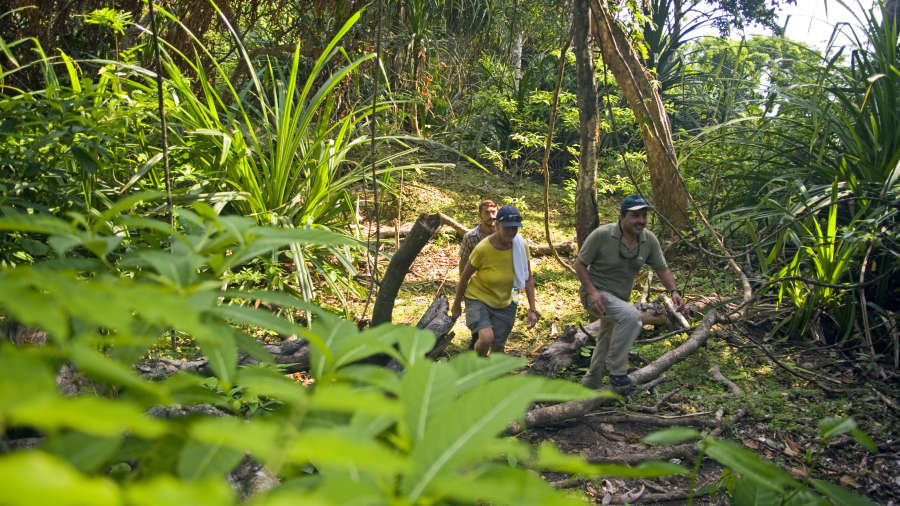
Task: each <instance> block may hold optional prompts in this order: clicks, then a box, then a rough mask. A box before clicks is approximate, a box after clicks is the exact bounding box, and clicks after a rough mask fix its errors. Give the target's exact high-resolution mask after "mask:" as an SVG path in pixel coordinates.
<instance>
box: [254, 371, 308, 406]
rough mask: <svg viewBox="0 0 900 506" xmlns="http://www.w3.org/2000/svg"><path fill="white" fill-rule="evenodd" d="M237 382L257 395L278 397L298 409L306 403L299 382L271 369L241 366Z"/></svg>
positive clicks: (304, 394) (304, 392) (303, 390)
mask: <svg viewBox="0 0 900 506" xmlns="http://www.w3.org/2000/svg"><path fill="white" fill-rule="evenodd" d="M237 383H238V384H239V385H241V386H243V387H245V388H247V390H248V391H249V392H251V393H253V394H255V395H257V396H265V397H272V398H275V399H280V400H282V401H284V402H286V403H288V404H290V405H291V406H293V407H295V408H298V409H304V408H305V407H306V405H307V403H308V402H307V395H306V390H305V389H304V388H303V386H302V385H301V384H300V383H297V382H296V381H294V380H291V379H288V378H287V377H285V376H284V375H283V374H279V373H277V372H275V371H273V370H271V369H266V368H263V367H242V368H241V369H240V371H238V376H237Z"/></svg>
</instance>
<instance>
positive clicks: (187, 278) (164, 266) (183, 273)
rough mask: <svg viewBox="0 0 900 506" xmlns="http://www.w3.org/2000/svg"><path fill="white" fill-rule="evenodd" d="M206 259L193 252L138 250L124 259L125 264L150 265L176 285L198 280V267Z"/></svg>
mask: <svg viewBox="0 0 900 506" xmlns="http://www.w3.org/2000/svg"><path fill="white" fill-rule="evenodd" d="M204 261H205V259H204V258H203V257H202V256H200V255H198V254H196V253H192V252H183V253H169V252H168V251H158V250H141V251H136V252H134V253H132V254H131V255H129V256H128V257H127V258H126V259H125V260H123V265H126V266H140V267H150V268H152V269H153V270H154V271H156V272H157V274H159V275H160V276H162V277H163V278H164V279H166V280H168V281H169V282H170V283H172V285H173V286H176V287H186V286H188V285H190V284H191V283H193V282H194V281H196V280H197V269H199V268H200V266H201V265H203V262H204Z"/></svg>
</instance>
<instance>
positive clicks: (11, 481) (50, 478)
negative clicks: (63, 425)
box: [0, 451, 121, 506]
mask: <svg viewBox="0 0 900 506" xmlns="http://www.w3.org/2000/svg"><path fill="white" fill-rule="evenodd" d="M0 490H3V499H2V501H3V504H6V505H10V506H18V505H21V506H33V505H35V504H53V505H60V506H65V505H73V506H74V505H84V504H91V505H92V506H104V505H107V504H108V505H110V506H117V505H119V504H121V498H120V491H119V489H118V487H116V484H115V483H114V482H112V481H111V480H108V479H105V478H89V477H87V476H84V475H82V474H80V473H79V472H78V471H76V470H75V469H74V468H73V467H72V466H71V465H69V464H68V463H66V462H65V461H63V460H62V459H60V458H59V457H54V456H51V455H49V454H46V453H44V452H41V451H28V452H15V453H10V454H7V455H3V456H0Z"/></svg>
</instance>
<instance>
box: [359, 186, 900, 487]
mask: <svg viewBox="0 0 900 506" xmlns="http://www.w3.org/2000/svg"><path fill="white" fill-rule="evenodd" d="M483 199H492V200H494V201H495V202H497V203H498V205H504V204H513V205H516V206H517V207H518V208H519V210H520V212H522V214H523V218H524V219H523V222H524V226H523V229H522V234H523V235H524V236H525V238H526V239H527V240H528V241H529V242H530V243H531V244H545V243H546V239H545V238H544V209H543V186H542V185H541V184H537V183H534V182H532V181H529V180H526V179H512V178H509V177H498V176H495V175H490V174H487V173H484V172H482V171H480V170H477V169H471V168H457V169H455V170H449V169H448V170H443V171H434V172H429V173H426V174H424V175H420V176H418V177H417V179H415V180H414V181H413V182H411V183H407V184H406V185H405V186H404V188H403V191H402V198H401V209H400V213H399V214H400V221H401V222H412V221H414V220H415V218H416V217H417V216H418V215H419V214H420V213H434V212H437V211H440V212H442V213H444V214H446V215H448V216H450V217H451V218H453V219H455V220H456V221H458V222H460V223H462V224H464V225H465V226H467V227H472V226H474V225H475V224H476V223H477V217H476V216H477V206H478V202H480V201H481V200H483ZM620 199H621V196H617V197H614V198H609V199H601V201H600V202H599V205H600V208H601V223H605V222H609V221H613V220H615V219H616V215H617V205H618V200H620ZM564 201H565V192H564V191H563V190H562V189H561V188H560V187H559V186H558V185H553V187H552V188H551V191H550V202H551V209H550V231H551V235H552V239H553V242H561V241H565V240H569V239H574V209H573V207H572V205H571V204H566V203H564ZM390 205H391V206H392V207H390V208H388V209H387V210H386V211H385V213H383V216H384V215H387V216H393V217H396V216H397V205H396V202H392V203H391V204H390ZM651 214H652V213H651ZM394 224H395V221H394V219H385V218H383V219H382V223H381V226H382V227H388V226H393V225H394ZM648 228H650V229H651V230H654V231H656V232H657V233H658V234H659V235H661V236H663V235H664V234H662V232H663V231H662V226H661V224H660V223H659V222H657V221H656V220H654V219H652V218H651V220H650V223H649V224H648ZM382 241H383V242H382V244H381V247H382V251H383V252H385V254H387V255H389V254H390V253H391V252H392V251H394V250H395V249H396V241H395V240H394V239H383V240H382ZM663 242H664V243H665V242H666V241H665V240H664V241H663ZM458 249H459V239H458V238H457V236H456V235H455V234H454V233H453V232H452V230H451V229H450V228H449V227H441V229H440V230H439V231H438V233H437V234H435V237H434V238H432V240H431V241H430V242H429V243H428V244H427V245H426V246H425V247H424V249H423V250H422V252H421V253H420V255H419V257H418V258H417V259H416V261H415V262H414V263H413V265H412V267H411V269H410V272H409V273H408V274H407V276H406V278H405V281H404V284H403V286H402V287H401V290H400V293H399V294H398V297H397V299H396V305H395V310H394V314H393V315H394V316H393V321H394V323H407V324H415V323H416V321H417V320H418V319H419V317H421V316H422V314H423V313H424V311H425V309H426V308H427V306H428V305H429V303H430V302H431V301H432V299H433V298H434V297H435V296H436V295H438V294H439V293H440V294H443V295H446V296H448V297H449V298H450V299H451V300H452V298H453V292H454V290H455V287H456V282H457V281H458V277H459V276H458V267H457V265H458V263H457V262H458ZM666 257H667V260H668V262H669V265H670V266H671V267H672V270H673V272H674V273H675V274H676V276H677V278H678V279H679V287H680V288H681V289H682V290H683V292H684V293H685V295H686V299H687V300H688V301H689V302H690V301H691V300H698V299H701V298H703V297H729V296H731V295H734V294H739V290H738V286H737V285H738V284H737V281H736V279H735V277H734V276H733V275H732V273H731V272H730V271H728V270H727V269H726V268H725V267H724V266H723V265H719V264H718V262H716V261H713V260H711V259H709V258H706V257H704V256H702V255H701V254H700V253H698V252H696V251H694V250H692V249H691V248H690V247H688V246H687V245H684V244H675V245H674V246H672V247H670V248H668V250H667V252H666ZM568 260H569V261H571V260H572V259H571V258H569V259H568ZM386 266H387V259H386V258H382V259H381V272H384V269H385V268H386ZM532 269H533V272H534V277H535V284H536V289H537V290H536V291H537V306H538V309H539V311H540V313H541V315H542V318H541V320H540V321H539V322H538V324H537V325H536V326H535V327H534V328H533V329H528V328H527V327H526V325H525V322H524V311H520V312H519V314H518V316H517V321H516V326H515V327H514V329H513V331H512V333H511V335H510V337H509V340H508V342H507V347H506V352H507V353H509V354H512V355H517V356H522V357H528V358H533V357H535V356H537V355H538V354H539V353H540V351H541V350H542V349H543V348H544V347H546V346H547V345H549V344H550V343H552V342H553V341H554V340H555V339H556V338H557V337H558V336H559V335H560V334H561V333H562V332H563V331H564V328H565V327H566V326H568V325H578V324H579V323H580V324H587V323H588V320H587V315H586V314H585V312H584V310H583V309H582V307H581V304H580V301H579V299H578V282H577V279H576V277H575V275H574V274H572V273H570V272H569V271H568V270H567V269H565V268H564V267H562V266H561V265H560V264H559V263H558V262H557V261H556V260H555V259H554V258H553V257H552V256H551V257H539V258H534V259H533V262H532ZM640 285H641V280H640V279H639V281H638V282H637V283H636V284H635V286H636V288H639V287H640ZM654 285H655V286H652V287H651V289H650V292H649V295H650V299H654V298H655V297H656V296H657V295H658V294H659V293H661V292H662V287H661V285H660V284H659V283H658V282H655V283H654ZM639 296H640V292H637V291H636V292H635V300H636V299H637V298H638V297H639ZM364 306H365V300H364V299H355V300H353V301H352V302H351V304H350V307H349V310H350V312H351V313H352V314H355V315H359V314H362V309H363V307H364ZM775 315H776V313H775V311H774V308H772V307H769V308H759V310H758V311H757V312H756V313H754V316H753V317H752V318H750V319H749V320H748V321H745V322H744V323H742V324H740V325H729V326H721V325H719V326H716V327H714V329H713V333H712V335H711V336H710V338H709V340H708V341H707V343H706V345H705V346H703V347H702V348H701V349H700V350H699V351H698V352H697V353H695V354H693V355H690V356H688V357H687V358H686V359H685V360H683V361H682V362H680V363H678V364H677V365H675V366H674V367H673V368H672V369H670V370H669V371H668V372H667V373H666V377H667V379H666V381H665V382H663V383H660V384H658V385H657V386H655V387H653V388H651V389H649V390H647V389H642V388H636V389H634V390H633V391H632V392H631V393H629V394H627V395H625V396H624V397H623V399H622V400H621V401H620V402H619V403H618V404H616V405H614V406H610V407H609V408H608V409H607V410H605V411H602V412H595V413H590V414H589V415H588V416H584V417H581V418H580V419H575V420H570V421H568V422H565V423H563V424H560V425H558V426H554V427H543V428H538V429H532V430H530V431H526V432H524V433H522V434H521V435H520V436H519V437H521V438H523V439H526V440H528V441H533V442H539V441H542V440H552V441H553V442H555V443H556V444H557V445H558V446H559V447H560V448H561V449H563V450H565V451H567V452H571V453H578V454H581V455H583V456H585V457H587V458H588V460H590V461H592V462H595V463H607V462H608V463H628V464H636V463H638V462H641V461H644V460H649V459H658V458H659V456H660V454H656V453H654V448H653V447H650V446H648V445H646V444H643V443H642V442H641V441H640V440H641V438H642V437H643V436H645V435H647V434H649V433H651V432H654V431H656V430H660V429H662V428H665V427H667V426H670V425H673V424H676V425H680V426H686V427H694V428H698V429H705V430H707V431H708V430H709V429H711V428H714V427H721V432H720V434H719V437H721V438H725V439H729V440H732V441H735V442H738V443H740V444H742V445H743V446H744V447H746V448H748V449H750V450H752V451H754V452H756V453H757V454H758V455H760V456H761V457H764V458H766V459H768V460H769V461H771V462H774V463H776V464H778V465H779V466H781V467H782V468H783V469H785V470H787V471H789V472H790V473H791V474H792V475H793V476H794V477H795V478H797V479H799V480H801V481H802V480H803V479H805V478H807V477H812V478H817V479H824V480H827V481H829V482H832V483H835V484H839V485H841V486H843V487H844V488H847V489H849V490H852V491H854V492H855V493H857V494H859V495H861V496H864V497H868V498H869V499H870V500H872V501H875V502H877V503H879V504H900V418H898V411H900V402H898V400H897V399H898V391H900V381H898V376H897V374H896V372H895V371H891V370H890V368H887V369H885V370H886V371H888V372H887V373H886V374H887V379H883V378H882V379H878V380H876V379H875V374H873V372H872V368H871V366H867V365H866V362H865V361H864V360H862V359H861V358H860V355H855V354H853V353H855V352H853V350H850V351H849V352H848V350H841V349H838V348H837V347H835V346H833V345H828V344H826V343H822V342H817V343H815V342H808V341H800V340H775V339H772V338H771V337H770V336H769V330H770V329H771V322H772V321H773V319H774V318H776V317H777V316H775ZM781 317H783V315H782V316H781ZM463 320H464V316H463V317H461V318H460V320H459V321H458V322H457V323H456V325H455V327H454V329H453V331H454V332H455V334H456V337H455V338H454V340H453V342H452V344H451V345H450V347H449V348H448V350H447V354H448V355H453V354H457V353H461V352H463V351H465V350H466V349H467V347H468V344H469V339H470V336H471V334H470V332H469V331H468V330H467V329H466V327H465V325H464V323H463ZM694 323H696V322H694ZM666 331H667V329H660V330H652V329H646V330H645V331H644V332H643V333H642V334H641V336H639V337H638V341H637V342H636V344H635V346H634V347H633V348H632V357H631V360H630V364H631V366H632V368H634V367H635V366H638V367H640V366H642V365H644V364H645V363H646V362H649V361H652V360H654V359H656V358H658V357H659V356H660V355H662V354H663V353H665V352H666V351H668V350H669V349H672V348H674V347H676V346H678V345H679V344H680V343H681V342H682V341H683V340H684V339H685V334H678V335H674V336H670V337H667V338H665V339H662V340H657V341H652V339H653V337H654V336H656V335H660V334H663V333H665V332H666ZM651 341H652V342H651ZM590 351H591V350H590V348H585V349H584V350H582V356H581V357H579V360H578V361H576V363H575V364H573V366H570V367H568V368H566V369H564V370H562V371H560V372H559V373H558V374H557V377H559V378H563V379H567V380H570V381H579V380H580V378H581V376H582V375H583V374H584V371H585V367H586V366H587V363H588V357H589V356H590ZM856 351H857V352H858V351H859V350H856ZM714 365H718V367H719V368H720V369H721V372H722V374H723V375H724V376H725V377H726V378H728V379H729V380H730V381H732V382H733V383H734V384H735V385H736V386H737V387H738V388H739V389H740V392H737V391H734V390H732V389H730V388H729V387H727V386H725V385H724V384H723V383H721V382H719V381H717V380H716V379H714V378H713V377H712V375H711V374H710V372H709V371H710V367H711V366H714ZM735 415H739V416H737V418H736V419H733V418H734V417H735ZM833 416H840V417H852V418H853V419H854V420H855V421H856V422H857V424H858V425H859V428H860V429H861V430H862V431H863V432H865V433H866V434H868V435H869V436H870V437H871V438H872V439H873V440H874V442H875V444H876V445H877V448H878V451H877V452H875V453H872V452H870V451H868V450H866V449H865V448H863V447H862V446H861V445H860V444H859V443H858V442H857V441H856V440H854V439H853V438H850V437H849V436H846V435H845V436H839V437H837V438H834V439H831V440H828V441H823V440H822V439H821V437H820V431H819V428H818V424H819V422H820V421H821V420H823V419H826V418H828V417H833ZM726 421H727V422H726ZM662 459H663V460H670V461H672V462H676V463H680V464H681V465H684V466H685V467H688V468H692V467H693V466H694V465H695V462H694V457H693V456H691V455H690V454H687V455H684V456H679V455H674V456H672V455H665V456H664V457H663V458H662ZM546 478H547V479H548V481H550V482H553V483H554V484H556V485H558V486H566V487H577V488H580V489H581V490H582V491H583V492H584V493H585V494H586V495H588V496H589V497H591V498H594V499H595V500H596V502H598V503H604V504H606V503H609V502H612V503H616V502H631V503H651V504H652V503H656V504H682V503H686V502H687V501H688V494H689V490H690V488H691V487H690V483H689V482H688V480H687V478H683V477H669V478H662V479H652V480H648V479H640V480H637V479H629V480H622V479H602V478H601V479H599V480H595V481H583V480H575V481H567V479H566V476H565V475H562V474H555V475H554V474H550V475H547V476H546ZM722 478H723V473H722V469H721V468H720V467H719V466H718V465H716V463H715V462H714V461H711V460H709V459H704V460H703V462H702V465H701V467H700V473H699V476H698V479H697V482H696V484H695V488H696V489H697V490H698V492H697V498H696V501H695V502H696V503H697V504H720V503H724V502H725V501H726V499H725V496H724V495H723V494H722V488H723V485H722V483H724V480H723V479H722ZM639 493H640V496H639V497H635V496H636V495H638V494H639Z"/></svg>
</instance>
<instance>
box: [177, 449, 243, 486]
mask: <svg viewBox="0 0 900 506" xmlns="http://www.w3.org/2000/svg"><path fill="white" fill-rule="evenodd" d="M242 458H244V452H242V451H238V450H235V449H234V448H230V447H228V446H222V445H216V444H209V443H201V442H199V441H197V440H195V439H189V440H188V441H187V443H185V445H184V447H183V448H182V449H181V454H180V456H179V458H178V476H180V477H181V478H183V479H185V480H190V481H196V480H202V479H206V478H224V477H225V475H226V474H228V472H229V471H231V470H232V469H234V468H235V467H236V466H237V465H238V463H239V462H240V461H241V459H242Z"/></svg>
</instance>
